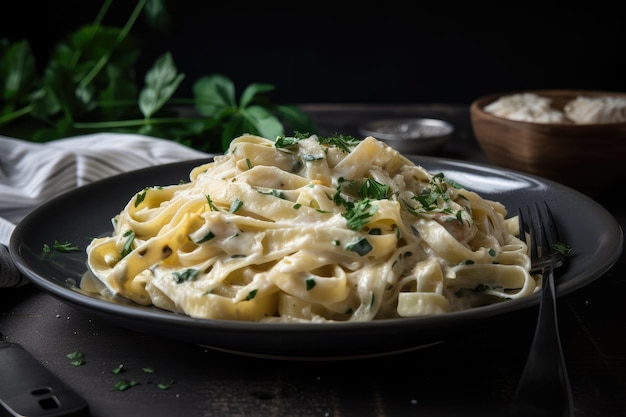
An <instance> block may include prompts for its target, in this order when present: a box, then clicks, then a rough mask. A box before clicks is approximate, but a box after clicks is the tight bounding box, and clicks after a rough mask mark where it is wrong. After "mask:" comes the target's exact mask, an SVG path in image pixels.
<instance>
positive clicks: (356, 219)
mask: <svg viewBox="0 0 626 417" xmlns="http://www.w3.org/2000/svg"><path fill="white" fill-rule="evenodd" d="M376 211H378V206H376V205H373V204H370V200H368V199H365V200H361V201H357V202H356V203H353V204H348V205H347V207H346V212H345V213H343V214H342V216H343V217H344V218H345V219H346V220H347V226H348V229H351V230H357V231H359V230H362V229H363V228H364V227H365V225H366V224H367V222H368V221H369V218H370V217H372V216H373V215H374V214H375V213H376Z"/></svg>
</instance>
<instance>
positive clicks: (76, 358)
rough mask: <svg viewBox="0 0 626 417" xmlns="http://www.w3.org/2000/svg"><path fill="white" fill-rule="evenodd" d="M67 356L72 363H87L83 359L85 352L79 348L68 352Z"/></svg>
mask: <svg viewBox="0 0 626 417" xmlns="http://www.w3.org/2000/svg"><path fill="white" fill-rule="evenodd" d="M65 356H66V357H67V358H68V359H70V365H73V366H81V365H84V364H85V361H83V354H82V353H81V352H79V351H77V350H76V351H74V352H72V353H68V354H67V355H65Z"/></svg>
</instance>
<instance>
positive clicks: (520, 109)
mask: <svg viewBox="0 0 626 417" xmlns="http://www.w3.org/2000/svg"><path fill="white" fill-rule="evenodd" d="M485 111H486V112H488V113H491V114H493V115H495V116H499V117H504V118H507V119H510V120H518V121H524V122H535V123H569V124H572V123H573V124H591V123H619V122H626V98H622V97H609V96H607V97H585V96H579V97H577V98H576V99H574V100H571V101H569V102H568V103H566V104H565V106H564V108H563V111H561V110H558V109H556V108H553V107H552V99H551V98H548V97H543V96H540V95H538V94H535V93H519V94H511V95H508V96H503V97H500V98H499V99H498V100H496V101H494V102H492V103H490V104H488V105H487V106H485Z"/></svg>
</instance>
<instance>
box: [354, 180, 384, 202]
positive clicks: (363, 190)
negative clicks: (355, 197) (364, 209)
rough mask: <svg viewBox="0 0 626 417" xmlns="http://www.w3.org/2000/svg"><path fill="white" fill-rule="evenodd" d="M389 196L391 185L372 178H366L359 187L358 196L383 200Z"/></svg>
mask: <svg viewBox="0 0 626 417" xmlns="http://www.w3.org/2000/svg"><path fill="white" fill-rule="evenodd" d="M390 196H391V187H389V186H388V185H387V184H383V183H380V182H378V181H376V180H375V179H372V178H367V179H366V180H365V181H364V182H363V184H362V185H361V187H360V188H359V197H361V198H369V199H373V200H385V199H387V198H389V197H390Z"/></svg>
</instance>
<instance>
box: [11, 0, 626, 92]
mask: <svg viewBox="0 0 626 417" xmlns="http://www.w3.org/2000/svg"><path fill="white" fill-rule="evenodd" d="M101 4H102V1H93V0H89V1H84V0H83V1H75V0H60V1H55V2H52V1H47V2H32V1H21V2H16V3H13V9H14V11H13V12H11V13H7V12H2V13H1V17H0V24H1V27H0V37H5V38H9V39H10V40H16V39H19V38H28V39H29V40H30V42H31V45H32V47H33V49H34V51H35V53H36V54H37V56H38V57H39V60H40V62H42V63H44V62H45V60H46V57H47V56H48V54H49V50H50V48H52V46H53V45H54V43H56V42H57V41H59V40H60V39H62V38H63V36H65V35H66V34H68V33H70V32H72V31H73V30H75V29H77V28H78V27H79V26H81V25H83V24H87V23H91V22H92V21H93V20H94V19H95V16H96V14H97V12H98V10H99V8H100V5H101ZM135 4H136V2H134V1H128V0H124V1H117V2H113V4H112V6H111V9H110V11H109V13H108V14H107V17H106V18H105V20H104V24H106V25H110V26H121V25H123V24H124V23H125V21H126V19H127V17H128V16H129V14H130V11H131V10H132V8H133V7H134V6H135ZM575 4H578V3H574V2H571V3H565V4H564V5H562V6H559V5H558V4H557V3H552V2H541V3H539V2H537V3H528V2H510V3H509V2H497V3H495V2H494V3H492V4H489V5H488V4H479V3H471V2H458V3H455V2H446V1H440V2H437V3H425V2H412V3H410V2H399V1H379V2H376V3H374V4H373V5H368V3H367V2H357V3H347V2H338V1H336V2H291V3H287V4H285V5H282V6H281V7H278V6H274V5H272V4H271V3H264V2H254V3H246V2H243V1H231V0H227V1H222V2H215V1H210V2H209V1H189V0H178V1H170V3H169V5H170V6H169V7H170V9H171V16H172V17H173V20H174V22H175V25H174V27H173V28H172V30H171V31H170V32H169V33H162V32H158V31H155V30H153V29H151V28H150V27H148V26H147V25H146V24H145V22H144V21H142V20H140V21H139V22H138V23H137V24H136V25H135V27H134V29H133V31H132V32H131V33H133V34H134V35H136V36H138V37H140V38H141V39H142V41H143V48H142V55H141V58H140V62H139V64H138V66H137V70H138V76H139V77H143V74H144V73H145V70H146V69H147V68H148V67H149V66H150V65H151V64H152V62H153V61H154V59H155V58H156V57H158V56H160V55H161V54H163V53H164V52H167V51H170V52H171V53H172V55H173V58H174V61H175V63H176V66H177V67H178V70H179V71H180V72H182V73H184V74H185V75H186V78H185V81H184V83H183V84H182V86H181V88H180V90H179V92H178V94H177V95H178V96H179V97H181V96H182V97H191V85H192V84H193V82H194V81H195V80H197V79H198V78H199V77H202V76H204V75H209V74H213V73H220V74H223V75H226V76H228V77H229V78H231V79H232V80H233V81H234V82H235V86H236V87H237V90H238V94H239V93H240V92H241V90H242V89H243V88H244V87H245V86H246V85H248V84H250V83H252V82H263V83H269V84H273V85H274V86H275V87H276V90H275V91H273V92H272V93H270V97H271V98H272V100H273V101H275V102H277V103H280V104H283V103H284V104H287V103H320V102H326V103H468V104H469V103H470V102H471V101H472V100H473V99H475V98H477V97H479V96H481V95H484V94H490V93H494V92H501V91H513V90H529V89H545V88H549V89H550V88H555V89H556V88H577V89H600V90H607V91H626V76H625V75H626V64H625V52H626V19H625V15H624V13H622V12H621V10H619V8H618V7H617V6H618V5H619V2H617V3H615V4H614V5H611V3H608V5H607V4H604V3H602V2H600V3H599V2H587V3H582V4H579V5H575Z"/></svg>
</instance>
